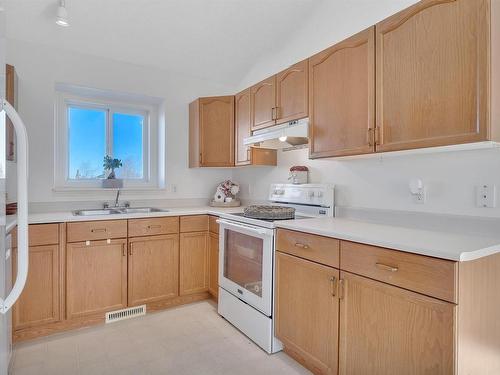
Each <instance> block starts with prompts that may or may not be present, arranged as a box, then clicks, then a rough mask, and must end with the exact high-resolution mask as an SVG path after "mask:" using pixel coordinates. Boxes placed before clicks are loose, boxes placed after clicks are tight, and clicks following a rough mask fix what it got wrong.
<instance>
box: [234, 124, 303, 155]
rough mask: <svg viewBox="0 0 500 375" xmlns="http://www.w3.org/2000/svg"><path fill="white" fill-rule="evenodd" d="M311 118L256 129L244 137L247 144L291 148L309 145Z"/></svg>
mask: <svg viewBox="0 0 500 375" xmlns="http://www.w3.org/2000/svg"><path fill="white" fill-rule="evenodd" d="M308 127H309V119H307V118H306V119H302V120H297V121H291V122H288V123H285V124H280V125H275V126H272V127H270V128H266V129H261V130H256V131H254V132H253V134H252V136H250V137H248V138H245V139H243V143H244V144H245V145H246V146H251V145H258V146H261V147H265V148H274V149H281V148H289V147H296V146H303V145H307V143H308V142H309V138H308Z"/></svg>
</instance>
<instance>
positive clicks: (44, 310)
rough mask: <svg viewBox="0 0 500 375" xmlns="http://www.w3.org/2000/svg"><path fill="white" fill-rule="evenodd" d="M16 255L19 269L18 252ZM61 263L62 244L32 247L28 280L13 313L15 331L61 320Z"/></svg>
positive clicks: (15, 265) (15, 263)
mask: <svg viewBox="0 0 500 375" xmlns="http://www.w3.org/2000/svg"><path fill="white" fill-rule="evenodd" d="M13 254H14V255H13V269H14V270H16V269H17V249H14V251H13ZM61 260H62V249H61V247H60V246H59V245H58V244H56V245H45V246H30V247H29V265H28V269H29V273H28V279H27V281H26V286H25V287H24V290H23V292H22V294H21V297H20V298H19V300H18V301H17V302H16V304H15V305H14V309H13V314H12V324H13V329H14V331H16V330H19V329H23V328H27V327H32V326H37V325H42V324H46V323H53V322H57V321H59V320H61V290H62V280H61V272H60V264H61ZM13 276H14V279H15V276H16V275H15V272H14V275H13Z"/></svg>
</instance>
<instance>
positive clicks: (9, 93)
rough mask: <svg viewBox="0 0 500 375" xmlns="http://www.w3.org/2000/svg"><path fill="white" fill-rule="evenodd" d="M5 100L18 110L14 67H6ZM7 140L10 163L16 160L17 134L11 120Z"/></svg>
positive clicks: (6, 132)
mask: <svg viewBox="0 0 500 375" xmlns="http://www.w3.org/2000/svg"><path fill="white" fill-rule="evenodd" d="M5 74H6V77H5V83H6V85H5V86H6V87H5V99H7V101H8V102H9V103H10V104H11V105H12V106H13V107H14V108H16V109H17V97H18V95H17V73H16V69H15V67H14V66H12V65H6V67H5ZM5 138H6V139H5V140H6V155H5V156H6V159H7V160H10V161H14V160H15V132H14V126H13V125H12V123H11V121H10V119H9V118H7V127H6V131H5Z"/></svg>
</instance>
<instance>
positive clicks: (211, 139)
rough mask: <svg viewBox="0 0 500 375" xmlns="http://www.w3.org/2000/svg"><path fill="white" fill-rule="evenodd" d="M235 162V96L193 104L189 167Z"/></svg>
mask: <svg viewBox="0 0 500 375" xmlns="http://www.w3.org/2000/svg"><path fill="white" fill-rule="evenodd" d="M233 166H234V96H232V95H231V96H215V97H207V98H199V99H197V100H195V101H194V102H192V103H191V104H190V105H189V167H190V168H196V167H233Z"/></svg>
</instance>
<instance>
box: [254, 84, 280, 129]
mask: <svg viewBox="0 0 500 375" xmlns="http://www.w3.org/2000/svg"><path fill="white" fill-rule="evenodd" d="M250 94H251V96H250V103H251V108H252V117H251V118H252V130H258V129H262V128H267V127H269V126H272V125H274V124H276V76H272V77H270V78H267V79H265V80H263V81H262V82H259V83H257V84H256V85H253V86H252V87H251V88H250Z"/></svg>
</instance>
